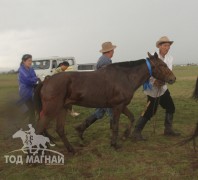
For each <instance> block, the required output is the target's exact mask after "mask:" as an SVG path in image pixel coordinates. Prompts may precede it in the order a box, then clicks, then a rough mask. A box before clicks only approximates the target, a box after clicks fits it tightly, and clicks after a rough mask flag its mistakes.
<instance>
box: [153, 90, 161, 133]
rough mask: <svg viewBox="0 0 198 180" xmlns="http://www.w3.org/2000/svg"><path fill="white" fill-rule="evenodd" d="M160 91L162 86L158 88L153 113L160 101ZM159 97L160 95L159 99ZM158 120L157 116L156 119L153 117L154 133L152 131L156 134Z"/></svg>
mask: <svg viewBox="0 0 198 180" xmlns="http://www.w3.org/2000/svg"><path fill="white" fill-rule="evenodd" d="M160 92H161V88H158V90H157V94H156V95H157V96H156V98H155V102H154V106H153V115H154V112H155V106H156V103H157V100H158V101H160V96H159V94H160ZM157 97H159V99H157ZM156 122H157V117H154V119H153V133H152V134H154V135H155V130H156V124H157V123H156Z"/></svg>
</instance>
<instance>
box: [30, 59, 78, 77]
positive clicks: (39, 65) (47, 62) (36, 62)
mask: <svg viewBox="0 0 198 180" xmlns="http://www.w3.org/2000/svg"><path fill="white" fill-rule="evenodd" d="M64 61H67V62H68V63H69V65H70V66H69V67H68V69H67V71H77V64H76V61H75V58H74V57H47V58H37V59H33V60H32V67H33V69H34V70H35V73H36V75H37V77H39V78H40V79H41V80H42V81H43V80H44V78H45V76H47V75H52V74H53V73H54V70H55V69H56V68H57V66H58V65H59V64H60V63H62V62H64Z"/></svg>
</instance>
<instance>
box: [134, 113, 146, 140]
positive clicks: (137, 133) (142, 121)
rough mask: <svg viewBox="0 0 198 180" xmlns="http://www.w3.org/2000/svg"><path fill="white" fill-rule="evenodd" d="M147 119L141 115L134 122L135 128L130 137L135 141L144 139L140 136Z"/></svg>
mask: <svg viewBox="0 0 198 180" xmlns="http://www.w3.org/2000/svg"><path fill="white" fill-rule="evenodd" d="M147 121H148V119H146V118H145V117H143V116H140V118H139V120H138V122H137V123H136V126H135V129H134V131H133V132H132V138H133V139H134V140H136V141H145V140H146V139H145V138H144V137H142V134H141V132H142V130H143V128H144V126H145V125H146V123H147Z"/></svg>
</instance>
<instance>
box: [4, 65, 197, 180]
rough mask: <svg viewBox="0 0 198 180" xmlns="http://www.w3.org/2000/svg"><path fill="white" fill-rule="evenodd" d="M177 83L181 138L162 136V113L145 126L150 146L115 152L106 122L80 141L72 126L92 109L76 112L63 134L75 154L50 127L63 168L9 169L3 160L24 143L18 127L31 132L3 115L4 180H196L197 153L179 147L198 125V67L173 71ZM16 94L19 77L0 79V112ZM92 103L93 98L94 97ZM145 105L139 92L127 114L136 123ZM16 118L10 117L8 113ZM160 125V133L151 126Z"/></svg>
mask: <svg viewBox="0 0 198 180" xmlns="http://www.w3.org/2000/svg"><path fill="white" fill-rule="evenodd" d="M174 73H175V75H176V77H177V82H176V83H175V84H174V85H171V86H169V89H170V92H171V94H172V97H173V99H174V102H175V106H176V113H175V117H174V128H175V129H176V130H177V131H179V132H181V133H182V136H181V137H179V138H178V137H177V138H176V137H174V138H173V137H165V136H163V129H164V127H163V124H164V116H165V112H164V110H163V109H162V108H159V109H158V111H157V114H156V116H155V117H154V118H153V119H152V120H151V121H150V122H149V123H148V124H147V125H146V127H145V129H144V131H143V135H144V136H146V137H147V138H148V141H146V142H138V143H135V142H132V141H131V139H127V140H125V141H122V140H121V138H120V141H119V142H120V143H121V144H122V148H121V149H119V150H117V151H115V150H114V149H112V148H111V147H110V143H109V142H110V135H111V133H110V129H109V120H108V117H104V118H103V119H102V120H100V121H98V122H96V123H95V124H94V125H93V126H91V127H90V128H89V129H88V130H87V131H86V132H85V134H84V138H85V139H84V141H83V142H82V141H80V139H79V138H78V137H77V134H76V132H75V131H74V128H73V127H74V126H75V125H77V124H79V123H81V122H82V121H83V120H84V118H85V117H87V116H88V115H89V114H90V113H91V112H93V109H86V108H82V107H74V109H75V110H76V111H78V112H80V113H81V114H80V116H79V117H77V118H72V117H71V116H68V118H67V120H66V126H65V130H66V131H67V136H68V139H69V141H70V142H71V144H72V145H73V147H74V148H75V149H76V151H77V153H76V155H74V156H72V155H70V154H68V153H67V151H66V149H65V147H64V146H63V144H62V142H61V140H60V139H59V138H58V136H57V134H56V133H55V130H54V129H53V126H54V123H52V125H51V127H52V128H51V129H50V132H51V133H52V134H53V136H55V137H56V143H57V146H55V147H53V150H57V151H59V152H61V153H63V154H64V155H65V165H63V166H47V165H36V166H28V165H16V164H6V163H5V158H4V155H5V154H6V153H7V152H10V151H12V150H15V149H19V148H21V147H22V142H21V140H20V139H12V135H13V134H14V133H15V132H16V131H17V130H18V128H17V127H22V128H24V129H28V127H27V124H28V122H26V121H20V120H15V119H13V120H12V121H10V120H9V122H7V120H5V119H4V118H2V116H1V115H0V179H15V180H16V179H19V180H23V179H24V180H26V179H33V180H35V179H56V180H59V179H72V180H73V179H101V180H103V179H104V180H106V179H109V180H117V179H122V180H125V179H126V180H127V179H180V180H183V179H190V180H193V179H198V153H195V152H194V150H193V146H192V143H190V144H187V145H184V146H176V145H175V144H176V143H177V142H179V141H181V140H183V139H184V138H185V137H186V136H188V135H190V134H192V132H193V130H194V128H195V124H196V122H198V103H197V102H195V101H194V100H193V99H191V95H192V92H193V89H194V85H195V81H196V77H197V75H198V67H197V66H191V67H190V66H187V67H175V68H174ZM17 93H18V85H17V77H16V75H0V108H1V109H2V108H3V107H4V104H5V103H6V101H7V100H8V99H11V98H16V97H17ZM93 98H94V97H93ZM145 105H146V96H145V95H144V94H143V92H142V89H141V88H140V89H139V90H138V91H137V92H136V94H135V97H134V99H133V101H132V102H131V104H130V105H129V109H130V110H131V111H133V113H134V114H135V118H136V119H137V118H138V117H139V115H140V114H141V112H142V111H143V110H144V108H145ZM10 113H12V112H10ZM154 122H156V132H155V134H154V133H153V124H154ZM128 123H129V121H128V119H127V118H126V117H125V116H123V115H122V116H121V119H120V137H121V135H122V133H123V131H124V129H125V126H126V124H128Z"/></svg>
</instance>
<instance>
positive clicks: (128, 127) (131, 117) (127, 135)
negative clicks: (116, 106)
mask: <svg viewBox="0 0 198 180" xmlns="http://www.w3.org/2000/svg"><path fill="white" fill-rule="evenodd" d="M122 113H123V114H124V115H125V116H127V117H128V119H129V120H130V124H129V126H127V128H126V130H125V131H124V135H123V138H124V139H125V138H128V137H129V136H130V134H131V131H132V127H133V123H134V121H135V118H134V115H133V113H132V112H130V111H129V109H128V108H127V107H125V108H124V109H123V111H122Z"/></svg>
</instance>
